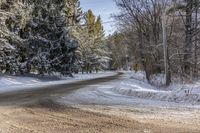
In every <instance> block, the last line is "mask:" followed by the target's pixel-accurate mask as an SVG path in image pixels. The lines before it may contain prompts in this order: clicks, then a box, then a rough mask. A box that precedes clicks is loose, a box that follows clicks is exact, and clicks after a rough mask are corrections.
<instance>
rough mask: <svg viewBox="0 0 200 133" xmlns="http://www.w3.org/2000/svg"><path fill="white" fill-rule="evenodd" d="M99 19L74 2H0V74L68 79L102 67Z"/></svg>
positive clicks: (103, 54)
mask: <svg viewBox="0 0 200 133" xmlns="http://www.w3.org/2000/svg"><path fill="white" fill-rule="evenodd" d="M104 37H105V35H104V30H103V26H102V22H101V18H100V16H99V17H96V16H95V15H94V14H93V12H92V11H91V10H89V11H88V12H83V11H82V9H81V8H80V2H79V1H78V0H0V52H1V53H0V72H1V73H5V74H14V75H16V74H19V75H21V74H27V73H36V74H41V75H44V74H49V75H52V74H55V73H60V74H62V75H71V74H72V73H73V72H78V71H82V72H87V73H88V72H92V71H98V70H101V69H104V68H105V67H107V65H106V64H107V62H108V59H109V58H108V51H107V48H106V46H105V41H104V40H105V39H104Z"/></svg>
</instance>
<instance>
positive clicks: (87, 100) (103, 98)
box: [58, 72, 200, 108]
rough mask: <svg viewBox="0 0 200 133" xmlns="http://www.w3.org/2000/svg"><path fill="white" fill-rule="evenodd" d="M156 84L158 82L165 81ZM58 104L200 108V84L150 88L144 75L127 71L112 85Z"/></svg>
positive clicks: (78, 93)
mask: <svg viewBox="0 0 200 133" xmlns="http://www.w3.org/2000/svg"><path fill="white" fill-rule="evenodd" d="M154 79H158V80H159V81H154V83H159V84H161V83H160V82H162V79H159V78H154ZM58 101H60V102H61V103H67V104H74V105H79V104H80V105H85V104H86V105H88V104H92V105H108V106H118V105H119V106H159V107H192V108H194V107H195V108H200V82H199V83H198V82H197V83H195V84H185V85H182V84H178V83H173V84H172V85H171V86H169V87H168V88H159V87H157V86H153V85H150V84H149V83H148V82H147V81H146V79H145V74H144V73H143V72H137V73H134V72H125V74H124V76H122V78H121V79H118V80H115V81H112V82H110V83H105V84H99V85H92V86H88V87H85V88H83V89H80V90H76V91H74V92H73V93H71V94H67V95H63V96H62V97H61V98H60V99H59V100H58Z"/></svg>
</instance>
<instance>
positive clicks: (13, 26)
mask: <svg viewBox="0 0 200 133" xmlns="http://www.w3.org/2000/svg"><path fill="white" fill-rule="evenodd" d="M114 1H115V3H116V5H117V7H118V9H119V11H120V12H119V13H118V14H113V15H112V17H113V18H114V19H115V22H116V26H117V30H116V32H115V33H113V34H112V35H109V36H108V37H106V36H105V33H104V29H103V24H102V20H101V17H100V16H95V15H94V13H93V11H92V10H88V11H86V12H83V10H82V9H81V5H80V1H79V0H0V72H1V73H2V74H12V75H17V74H18V75H22V74H27V73H34V74H40V75H44V74H48V75H53V74H55V73H59V74H61V75H72V73H78V72H82V73H84V72H86V73H91V72H98V71H99V70H108V69H109V70H119V69H125V70H129V69H134V70H143V71H145V73H146V78H147V80H149V81H150V80H151V76H152V75H155V74H165V79H166V83H165V84H166V85H169V84H170V82H171V81H172V79H173V77H174V76H179V77H180V79H182V80H185V79H187V80H193V79H194V78H196V77H198V76H199V69H200V68H199V61H200V54H199V53H200V48H199V46H200V45H199V44H200V41H199V35H200V33H199V31H200V25H199V24H200V21H199V17H200V12H199V7H200V1H199V0H114Z"/></svg>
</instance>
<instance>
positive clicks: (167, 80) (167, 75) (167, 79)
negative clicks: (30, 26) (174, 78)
mask: <svg viewBox="0 0 200 133" xmlns="http://www.w3.org/2000/svg"><path fill="white" fill-rule="evenodd" d="M162 32H163V52H164V66H165V85H166V86H168V85H169V84H170V82H171V74H170V70H169V56H168V44H167V28H166V13H165V12H164V14H163V16H162Z"/></svg>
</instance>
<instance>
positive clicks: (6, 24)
mask: <svg viewBox="0 0 200 133" xmlns="http://www.w3.org/2000/svg"><path fill="white" fill-rule="evenodd" d="M28 16H29V10H28V8H27V6H26V5H24V3H23V2H22V1H19V0H7V1H3V0H1V1H0V64H1V65H0V71H1V73H9V74H17V73H19V70H20V65H21V64H20V60H21V58H20V51H19V48H20V47H22V46H23V44H24V41H25V40H23V39H22V38H20V29H21V28H23V27H24V25H25V24H26V20H27V19H28Z"/></svg>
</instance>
